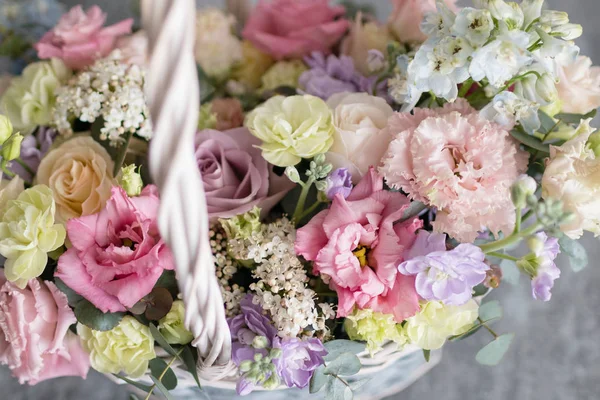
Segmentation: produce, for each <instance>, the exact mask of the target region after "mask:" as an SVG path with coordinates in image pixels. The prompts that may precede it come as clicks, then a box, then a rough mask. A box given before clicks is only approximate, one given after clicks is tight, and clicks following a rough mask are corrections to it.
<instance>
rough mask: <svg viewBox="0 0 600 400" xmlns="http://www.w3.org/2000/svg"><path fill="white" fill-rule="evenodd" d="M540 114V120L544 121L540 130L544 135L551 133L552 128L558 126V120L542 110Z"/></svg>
mask: <svg viewBox="0 0 600 400" xmlns="http://www.w3.org/2000/svg"><path fill="white" fill-rule="evenodd" d="M538 116H539V118H540V122H541V123H542V125H541V127H540V129H539V130H538V131H539V132H540V133H543V134H544V135H546V134H548V133H550V130H551V129H552V128H554V126H556V121H555V120H554V119H553V118H552V117H551V116H549V115H548V114H546V113H545V112H543V111H542V110H539V111H538Z"/></svg>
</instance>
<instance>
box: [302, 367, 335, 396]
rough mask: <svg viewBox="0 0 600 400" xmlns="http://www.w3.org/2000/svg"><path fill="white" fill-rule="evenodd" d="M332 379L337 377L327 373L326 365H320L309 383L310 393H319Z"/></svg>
mask: <svg viewBox="0 0 600 400" xmlns="http://www.w3.org/2000/svg"><path fill="white" fill-rule="evenodd" d="M331 379H335V377H333V376H332V375H325V366H324V365H320V366H319V367H318V368H317V369H315V372H313V376H312V377H311V378H310V382H309V384H308V391H309V393H317V392H318V391H319V390H321V389H322V388H323V386H325V384H326V383H327V382H328V381H330V380H331Z"/></svg>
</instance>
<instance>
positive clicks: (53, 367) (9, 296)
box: [0, 271, 90, 397]
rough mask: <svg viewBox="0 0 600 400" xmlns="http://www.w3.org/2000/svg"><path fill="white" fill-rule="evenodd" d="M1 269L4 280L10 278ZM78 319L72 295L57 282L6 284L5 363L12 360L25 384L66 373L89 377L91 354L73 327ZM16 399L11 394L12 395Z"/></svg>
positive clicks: (1, 339) (0, 293)
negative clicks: (72, 307) (71, 298)
mask: <svg viewBox="0 0 600 400" xmlns="http://www.w3.org/2000/svg"><path fill="white" fill-rule="evenodd" d="M3 278H4V274H3V273H2V272H1V271H0V283H1V282H2V281H4V279H3ZM75 322H77V321H76V319H75V315H74V314H73V311H72V310H71V309H70V308H69V305H68V304H67V296H65V294H64V293H62V292H61V291H60V290H58V288H57V287H56V286H55V285H54V283H52V282H45V281H42V280H39V279H32V280H30V281H29V283H28V284H27V286H26V287H25V288H24V289H19V288H18V287H17V286H16V285H14V284H13V283H11V282H4V284H3V285H2V287H1V288H0V363H2V364H8V367H9V368H10V369H11V371H12V373H13V375H14V376H15V377H16V378H18V379H19V382H20V383H21V384H23V383H25V382H27V383H29V384H30V385H35V384H37V383H38V382H41V381H44V380H46V379H51V378H57V377H60V376H81V377H82V378H85V377H86V375H87V372H88V370H89V368H90V359H89V355H88V354H87V353H86V352H85V351H84V350H83V348H82V347H81V345H80V343H79V338H78V337H77V335H75V334H74V333H73V332H71V331H69V326H71V325H72V324H74V323H75ZM9 397H10V396H9Z"/></svg>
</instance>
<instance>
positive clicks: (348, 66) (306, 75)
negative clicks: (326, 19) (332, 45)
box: [298, 52, 360, 100]
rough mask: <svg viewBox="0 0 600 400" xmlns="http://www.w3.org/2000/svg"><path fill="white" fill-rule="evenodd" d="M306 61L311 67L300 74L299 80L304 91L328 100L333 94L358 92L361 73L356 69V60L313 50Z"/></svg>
mask: <svg viewBox="0 0 600 400" xmlns="http://www.w3.org/2000/svg"><path fill="white" fill-rule="evenodd" d="M304 61H305V62H306V64H307V65H308V66H309V67H310V69H309V70H308V71H305V72H303V73H302V75H301V76H300V79H299V80H298V82H299V83H300V86H301V87H302V88H304V91H305V92H306V93H308V94H311V95H313V96H317V97H320V98H322V99H324V100H327V99H328V98H329V97H330V96H331V95H332V94H335V93H340V92H357V91H358V90H359V87H358V80H359V77H360V75H359V74H358V73H357V72H356V70H355V69H354V62H353V61H352V58H350V57H348V56H343V55H342V56H340V57H339V58H338V57H336V56H334V55H333V54H330V55H329V56H327V57H325V55H324V54H323V53H320V52H313V53H312V54H311V55H310V57H305V58H304Z"/></svg>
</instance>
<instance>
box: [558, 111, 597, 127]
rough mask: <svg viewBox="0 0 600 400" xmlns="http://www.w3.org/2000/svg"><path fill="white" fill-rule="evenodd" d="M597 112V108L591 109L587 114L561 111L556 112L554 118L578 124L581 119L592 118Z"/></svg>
mask: <svg viewBox="0 0 600 400" xmlns="http://www.w3.org/2000/svg"><path fill="white" fill-rule="evenodd" d="M597 113H598V110H592V111H590V112H589V113H587V114H569V113H562V114H556V115H555V116H554V118H556V119H560V120H561V121H563V122H566V123H567V124H579V123H580V122H581V120H582V119H588V118H594V117H595V116H596V114H597Z"/></svg>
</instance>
